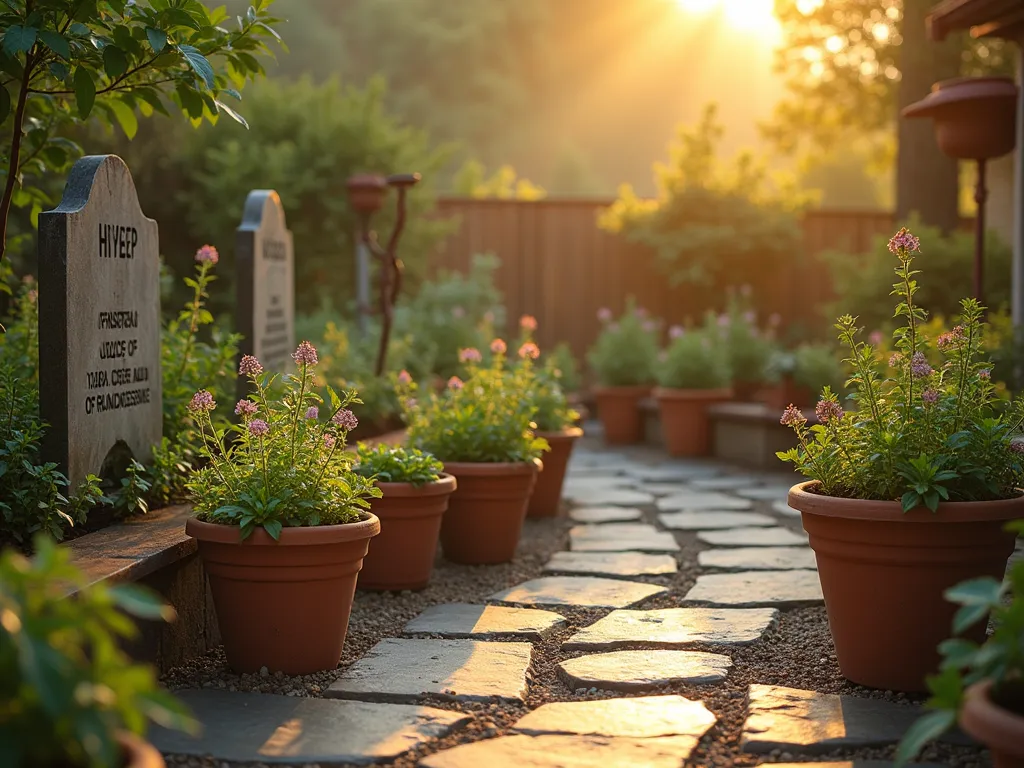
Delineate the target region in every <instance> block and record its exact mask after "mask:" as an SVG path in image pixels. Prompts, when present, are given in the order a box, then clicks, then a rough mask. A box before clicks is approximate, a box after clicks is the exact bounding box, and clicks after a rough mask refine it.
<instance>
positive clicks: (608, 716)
mask: <svg viewBox="0 0 1024 768" xmlns="http://www.w3.org/2000/svg"><path fill="white" fill-rule="evenodd" d="M716 720H717V718H716V717H715V715H714V714H713V713H712V712H711V711H710V710H708V708H707V707H705V706H704V705H703V704H702V703H701V702H699V701H691V700H690V699H687V698H684V697H683V696H637V697H635V698H630V699H602V700H600V701H559V702H555V703H553V704H544V705H543V706H541V707H538V708H537V709H535V710H533V711H532V712H530V713H529V714H527V715H526V716H525V717H523V718H522V719H520V720H519V722H517V723H516V724H515V725H514V726H512V730H513V731H515V732H517V733H526V734H529V735H531V736H540V735H543V734H548V733H571V734H576V735H579V736H625V737H627V738H633V739H650V738H656V737H658V736H693V737H694V738H697V739H699V738H700V737H701V736H703V735H704V734H705V733H707V731H708V729H709V728H711V726H712V725H714V724H715V721H716Z"/></svg>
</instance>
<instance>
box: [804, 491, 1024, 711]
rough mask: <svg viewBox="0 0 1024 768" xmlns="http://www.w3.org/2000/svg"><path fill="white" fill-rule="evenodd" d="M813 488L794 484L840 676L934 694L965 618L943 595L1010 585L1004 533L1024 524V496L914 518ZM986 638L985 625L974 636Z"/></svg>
mask: <svg viewBox="0 0 1024 768" xmlns="http://www.w3.org/2000/svg"><path fill="white" fill-rule="evenodd" d="M813 486H814V483H812V482H808V483H802V484H800V485H796V486H794V487H793V488H792V489H791V490H790V492H789V505H790V506H791V507H793V508H795V509H799V510H800V512H801V513H802V518H803V525H804V530H806V531H807V533H808V534H809V536H810V544H811V548H812V549H814V555H815V558H816V560H817V563H818V574H819V576H820V577H821V589H822V592H823V593H824V597H825V609H826V610H827V611H828V622H829V628H830V630H831V632H832V639H833V640H834V641H835V646H836V655H837V656H838V658H839V669H840V671H841V672H842V673H843V676H844V677H846V678H847V679H848V680H852V681H853V682H855V683H860V684H861V685H866V686H869V687H871V688H882V689H887V690H894V691H915V692H916V691H925V690H926V686H925V682H924V678H925V676H926V675H929V674H932V673H933V672H935V671H936V670H937V669H938V666H939V654H938V651H937V650H936V648H937V646H938V645H939V643H941V642H942V641H943V640H945V639H946V638H948V637H949V634H950V627H951V626H952V622H953V614H954V613H955V612H956V606H955V605H954V604H953V603H950V602H948V601H947V600H946V599H945V598H944V597H943V592H944V591H945V590H946V589H948V588H949V587H952V586H953V585H955V584H959V583H960V582H961V581H965V580H967V579H973V578H978V577H981V576H991V577H993V578H996V579H1002V578H1003V574H1004V573H1005V571H1006V561H1007V559H1008V558H1009V556H1010V554H1011V553H1012V552H1013V547H1014V541H1015V536H1014V534H1012V533H1009V532H1007V531H1006V530H1004V526H1005V524H1006V522H1007V521H1009V520H1014V519H1017V518H1020V517H1024V496H1020V497H1017V498H1014V499H1008V500H1005V501H978V502H959V503H946V504H940V505H939V508H938V511H937V512H934V513H933V512H930V511H929V510H927V509H925V508H923V507H922V508H918V509H913V510H911V511H910V512H907V513H904V512H903V511H902V509H901V507H900V505H899V503H898V502H895V501H863V500H859V499H839V498H834V497H831V496H822V495H820V494H816V493H812V492H811V491H810V490H809V489H810V488H812V487H813ZM984 636H985V622H980V623H979V624H977V625H975V626H974V627H973V628H972V629H971V630H969V631H968V632H966V633H964V637H967V638H969V639H972V640H975V641H978V642H981V641H982V640H983V639H984Z"/></svg>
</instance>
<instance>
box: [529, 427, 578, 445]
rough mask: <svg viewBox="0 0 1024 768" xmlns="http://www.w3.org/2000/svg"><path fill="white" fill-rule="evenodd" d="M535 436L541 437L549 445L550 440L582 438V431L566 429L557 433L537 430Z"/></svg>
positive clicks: (573, 428) (572, 428) (575, 428)
mask: <svg viewBox="0 0 1024 768" xmlns="http://www.w3.org/2000/svg"><path fill="white" fill-rule="evenodd" d="M535 434H536V435H537V437H543V438H544V439H545V440H547V441H548V442H549V443H550V442H551V441H552V440H575V439H576V438H578V437H583V429H582V428H580V427H566V428H565V429H561V430H559V431H557V432H544V431H541V430H537V432H536V433H535Z"/></svg>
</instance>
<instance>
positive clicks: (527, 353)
mask: <svg viewBox="0 0 1024 768" xmlns="http://www.w3.org/2000/svg"><path fill="white" fill-rule="evenodd" d="M519 356H520V357H521V358H523V360H526V359H527V358H529V359H530V360H536V359H537V358H538V357H540V347H538V346H537V345H536V344H534V343H533V342H532V341H528V342H526V343H525V344H523V346H521V347H520V348H519Z"/></svg>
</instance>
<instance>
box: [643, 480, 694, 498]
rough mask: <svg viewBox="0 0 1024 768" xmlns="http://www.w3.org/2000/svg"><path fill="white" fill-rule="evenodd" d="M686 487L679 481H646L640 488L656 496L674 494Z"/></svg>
mask: <svg viewBox="0 0 1024 768" xmlns="http://www.w3.org/2000/svg"><path fill="white" fill-rule="evenodd" d="M684 487H685V486H683V485H681V484H679V483H644V484H643V485H641V486H640V489H641V490H644V491H647V493H650V494H652V495H654V496H674V495H675V494H677V493H679V491H680V490H681V489H682V488H684Z"/></svg>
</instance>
